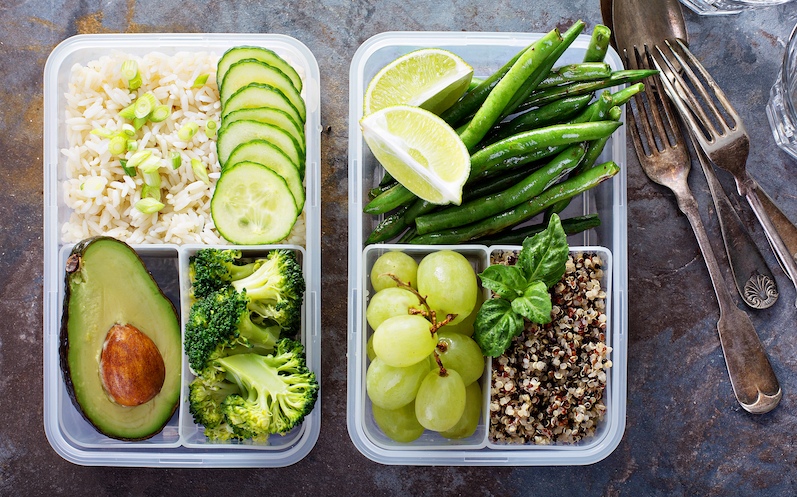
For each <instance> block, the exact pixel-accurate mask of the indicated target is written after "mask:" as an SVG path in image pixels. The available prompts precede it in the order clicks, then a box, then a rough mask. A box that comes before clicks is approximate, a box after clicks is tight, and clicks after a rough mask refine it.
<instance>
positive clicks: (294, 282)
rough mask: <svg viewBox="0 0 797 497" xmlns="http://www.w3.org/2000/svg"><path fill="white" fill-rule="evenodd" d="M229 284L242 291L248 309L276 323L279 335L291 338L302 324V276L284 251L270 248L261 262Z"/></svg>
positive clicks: (286, 251) (292, 254) (300, 271)
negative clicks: (251, 270) (250, 271)
mask: <svg viewBox="0 0 797 497" xmlns="http://www.w3.org/2000/svg"><path fill="white" fill-rule="evenodd" d="M232 286H233V287H234V288H235V289H236V290H237V291H238V292H240V293H245V294H246V298H247V299H248V304H247V306H248V308H249V310H250V311H252V312H254V313H256V314H258V315H259V316H260V317H261V318H262V319H264V320H267V321H271V322H273V323H276V324H277V325H278V326H279V327H280V330H281V334H280V336H281V337H283V338H285V337H295V336H296V334H297V333H298V332H299V329H300V327H301V323H302V299H303V297H304V288H305V282H304V276H303V275H302V268H301V266H299V263H298V262H297V261H296V256H295V255H294V253H293V252H291V251H288V250H272V251H271V252H269V254H268V256H267V258H266V260H265V261H264V262H263V265H262V266H260V267H259V268H258V269H257V270H256V271H255V272H254V273H252V274H251V275H250V276H247V277H246V278H242V279H238V280H233V281H232Z"/></svg>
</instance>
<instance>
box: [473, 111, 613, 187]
mask: <svg viewBox="0 0 797 497" xmlns="http://www.w3.org/2000/svg"><path fill="white" fill-rule="evenodd" d="M619 126H620V123H618V122H614V121H602V122H589V123H578V124H555V125H553V126H547V127H545V128H538V129H533V130H530V131H526V132H523V133H520V134H517V135H514V136H511V137H509V138H505V139H503V140H501V141H498V142H495V143H493V144H492V145H489V146H487V147H485V148H483V149H481V150H479V151H478V152H476V153H475V154H473V155H471V158H470V160H471V173H470V178H475V177H476V176H478V175H480V174H482V173H484V171H486V170H488V169H490V168H492V167H494V166H496V165H499V164H502V163H505V162H506V161H511V159H512V158H513V157H516V156H525V155H528V154H531V153H533V152H539V151H541V150H543V151H544V150H546V149H548V150H550V149H549V147H556V146H558V145H569V144H571V143H576V142H581V141H590V140H597V139H598V138H601V137H604V136H607V135H610V134H612V133H613V132H614V130H616V129H617V128H618V127H619Z"/></svg>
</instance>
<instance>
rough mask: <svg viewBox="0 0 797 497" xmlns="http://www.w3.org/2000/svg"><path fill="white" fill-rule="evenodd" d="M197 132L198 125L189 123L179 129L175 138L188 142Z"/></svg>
mask: <svg viewBox="0 0 797 497" xmlns="http://www.w3.org/2000/svg"><path fill="white" fill-rule="evenodd" d="M197 131H199V125H198V124H197V123H195V122H193V121H191V122H190V123H188V124H186V125H185V126H183V127H182V128H180V131H178V132H177V138H179V139H181V140H183V141H188V140H190V139H191V138H193V137H194V135H195V134H196V132H197Z"/></svg>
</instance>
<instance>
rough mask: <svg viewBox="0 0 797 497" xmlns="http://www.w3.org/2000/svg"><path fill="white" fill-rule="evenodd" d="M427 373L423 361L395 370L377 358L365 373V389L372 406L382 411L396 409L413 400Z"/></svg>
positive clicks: (427, 370)
mask: <svg viewBox="0 0 797 497" xmlns="http://www.w3.org/2000/svg"><path fill="white" fill-rule="evenodd" d="M428 373H429V369H428V368H427V367H426V364H425V363H424V361H421V362H418V363H415V364H413V365H411V366H407V367H404V368H396V367H393V366H390V365H388V364H385V362H384V361H382V360H381V359H380V358H379V357H377V358H376V359H374V361H373V362H372V363H371V365H370V366H368V372H367V373H365V388H366V391H367V392H368V397H369V398H370V399H371V402H372V403H373V404H374V405H377V406H379V407H381V408H383V409H398V408H399V407H402V406H405V405H407V404H409V403H410V402H412V401H413V400H414V399H415V394H416V393H418V388H419V387H420V386H421V382H422V381H423V379H424V378H425V377H426V375H427V374H428Z"/></svg>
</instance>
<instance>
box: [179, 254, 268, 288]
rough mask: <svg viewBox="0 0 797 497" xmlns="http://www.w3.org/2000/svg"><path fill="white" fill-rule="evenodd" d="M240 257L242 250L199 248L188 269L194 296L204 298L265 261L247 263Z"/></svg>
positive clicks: (247, 274)
mask: <svg viewBox="0 0 797 497" xmlns="http://www.w3.org/2000/svg"><path fill="white" fill-rule="evenodd" d="M240 258H241V251H240V250H233V249H212V248H208V249H202V250H199V251H198V252H197V253H196V255H193V256H191V259H190V260H189V264H188V269H189V275H190V276H191V281H192V282H193V286H194V287H193V296H194V298H197V299H201V298H204V297H206V296H208V295H210V294H211V293H213V292H215V291H217V290H221V289H222V288H224V287H225V286H227V285H228V284H229V283H231V282H232V281H234V280H240V279H242V278H246V277H247V276H249V275H251V274H252V273H254V272H255V271H256V270H257V268H259V267H260V266H261V265H262V264H263V262H264V261H263V260H258V261H255V262H250V263H248V264H245V263H241V262H239V259H240Z"/></svg>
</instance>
